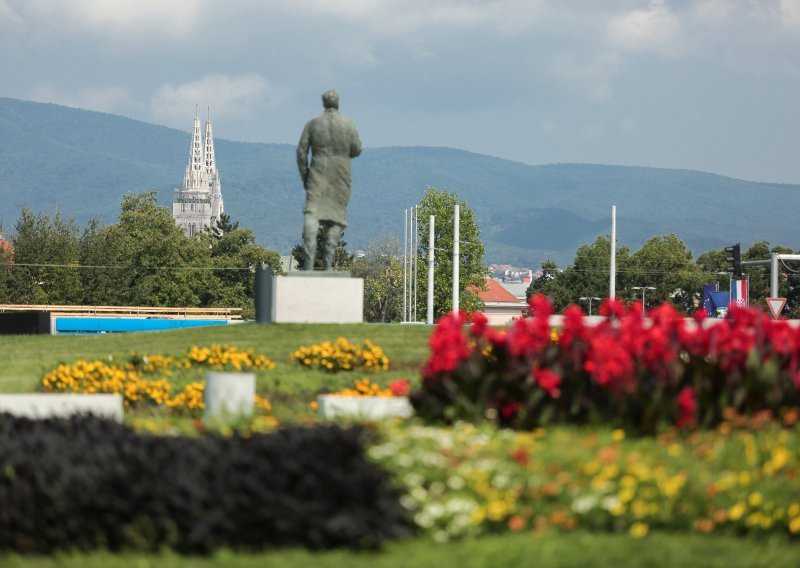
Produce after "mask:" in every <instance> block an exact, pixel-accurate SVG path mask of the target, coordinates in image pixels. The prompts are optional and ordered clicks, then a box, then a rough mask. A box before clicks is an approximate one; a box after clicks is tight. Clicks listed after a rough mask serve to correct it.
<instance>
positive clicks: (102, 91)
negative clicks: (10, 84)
mask: <svg viewBox="0 0 800 568" xmlns="http://www.w3.org/2000/svg"><path fill="white" fill-rule="evenodd" d="M30 98H31V100H34V101H39V102H43V103H56V104H60V105H64V106H70V107H76V108H83V109H89V110H97V111H101V112H119V111H120V110H121V109H122V108H124V106H125V105H126V104H127V103H128V102H129V100H130V95H129V92H128V90H127V89H125V88H123V87H117V86H110V87H98V88H90V89H81V90H80V91H77V92H74V93H69V92H66V91H65V90H64V89H61V88H57V87H55V86H54V85H52V84H50V83H40V84H38V85H36V86H35V87H34V88H33V90H32V92H31V94H30Z"/></svg>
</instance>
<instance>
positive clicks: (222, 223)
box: [210, 213, 239, 239]
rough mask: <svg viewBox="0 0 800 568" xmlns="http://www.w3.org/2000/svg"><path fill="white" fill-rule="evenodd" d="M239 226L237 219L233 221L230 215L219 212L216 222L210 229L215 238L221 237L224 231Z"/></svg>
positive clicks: (226, 231) (228, 231)
mask: <svg viewBox="0 0 800 568" xmlns="http://www.w3.org/2000/svg"><path fill="white" fill-rule="evenodd" d="M238 228H239V221H236V222H235V223H234V222H232V221H231V216H230V215H228V214H227V213H220V214H219V219H217V224H216V225H215V226H214V227H212V228H211V229H210V232H211V234H212V235H214V236H215V237H216V238H218V239H219V238H221V237H222V236H223V235H224V234H225V233H230V232H231V231H235V230H236V229H238Z"/></svg>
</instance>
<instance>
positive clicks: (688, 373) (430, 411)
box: [412, 296, 800, 433]
mask: <svg viewBox="0 0 800 568" xmlns="http://www.w3.org/2000/svg"><path fill="white" fill-rule="evenodd" d="M531 312H532V314H533V315H532V317H529V318H524V319H521V320H517V321H515V322H514V324H513V325H512V326H511V328H510V329H509V330H508V331H507V332H502V331H498V330H495V329H493V328H491V327H489V326H488V325H487V323H486V318H485V317H483V316H482V315H481V314H476V315H475V316H474V318H473V323H472V324H471V325H470V327H469V328H465V327H464V323H465V319H464V315H463V314H461V315H448V316H445V317H444V318H442V319H441V320H440V321H439V323H438V325H437V327H436V329H435V330H434V333H433V334H432V336H431V339H430V347H431V355H430V358H429V359H428V362H427V363H426V364H425V367H424V368H423V384H422V388H421V389H420V390H419V391H418V392H416V393H415V394H414V396H413V397H412V403H413V404H414V407H415V409H416V411H417V414H418V415H421V416H423V417H425V418H427V419H429V420H437V421H452V420H455V419H467V420H473V421H475V420H481V419H485V418H486V419H490V420H492V421H494V422H496V423H498V424H500V425H502V426H512V427H517V428H530V427H535V426H538V425H542V424H548V423H553V422H586V421H609V422H611V423H613V424H616V425H619V426H624V427H626V428H628V429H631V430H635V431H639V432H645V433H654V432H655V431H656V430H657V428H658V425H659V424H660V423H662V422H667V423H670V424H677V425H679V426H687V425H692V424H703V425H707V426H712V425H715V424H717V423H719V422H720V420H721V419H722V416H723V412H724V411H725V409H726V408H728V407H732V408H733V409H734V410H736V411H738V412H740V413H745V414H749V413H754V412H758V411H761V410H771V411H773V412H775V413H777V412H779V411H780V409H781V408H782V407H786V406H797V405H798V403H800V394H799V392H798V389H800V330H798V329H796V328H792V327H790V326H789V324H788V323H786V322H780V321H778V322H773V321H771V320H769V318H768V317H767V316H766V314H764V313H763V312H761V311H759V310H757V309H749V310H747V309H741V308H732V309H731V310H730V312H729V316H728V318H727V319H725V320H722V321H720V322H717V323H716V325H704V323H703V317H702V315H698V317H697V318H696V319H695V320H694V321H692V320H687V319H685V318H683V317H681V316H680V315H679V314H678V313H677V312H676V311H675V310H674V308H672V306H670V305H669V304H664V305H662V306H660V307H658V308H655V309H654V310H652V311H651V312H650V314H649V316H650V317H649V320H645V318H643V317H642V312H641V304H634V305H633V306H631V307H630V308H629V309H627V310H626V309H625V308H624V307H623V306H622V304H621V303H619V302H616V301H607V302H606V303H605V304H604V305H603V307H602V308H601V313H602V314H603V315H606V316H607V318H606V319H605V320H604V321H603V322H602V323H600V324H599V325H597V326H596V327H589V326H588V325H587V324H586V321H585V320H584V317H583V312H582V311H581V309H580V308H578V307H577V306H570V307H568V308H567V309H566V310H565V312H564V320H563V327H562V328H561V329H560V330H559V331H558V332H556V331H555V330H553V329H551V327H550V323H549V318H550V315H551V314H552V308H551V305H550V303H549V301H548V300H547V299H546V298H544V297H543V296H534V297H533V298H531Z"/></svg>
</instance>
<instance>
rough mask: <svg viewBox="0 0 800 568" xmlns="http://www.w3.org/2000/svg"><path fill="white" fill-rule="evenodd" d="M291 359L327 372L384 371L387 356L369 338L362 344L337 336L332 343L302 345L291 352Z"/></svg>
mask: <svg viewBox="0 0 800 568" xmlns="http://www.w3.org/2000/svg"><path fill="white" fill-rule="evenodd" d="M292 359H294V360H295V361H297V363H299V364H300V365H302V366H303V367H308V368H316V369H321V370H323V371H326V372H329V373H336V372H338V371H355V370H363V371H386V370H387V369H388V368H389V358H388V357H387V356H386V355H385V354H384V353H383V349H381V348H380V347H378V346H377V345H375V344H374V343H372V342H371V341H370V340H369V339H367V340H365V341H364V344H363V345H356V344H354V343H350V342H349V341H348V340H347V339H345V338H344V337H339V338H338V339H337V340H336V341H335V342H334V343H331V342H330V341H323V342H322V343H317V344H314V345H304V346H302V347H300V348H299V349H298V350H297V351H295V352H294V353H292Z"/></svg>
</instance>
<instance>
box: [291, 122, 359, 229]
mask: <svg viewBox="0 0 800 568" xmlns="http://www.w3.org/2000/svg"><path fill="white" fill-rule="evenodd" d="M309 150H311V156H312V157H311V165H310V166H309V164H308V152H309ZM359 154H361V140H360V139H359V137H358V130H356V125H355V124H354V123H353V121H352V120H350V119H349V118H347V117H344V116H342V115H340V114H339V112H338V111H337V110H336V109H326V110H325V112H324V113H323V114H322V115H321V116H318V117H316V118H312V119H311V120H309V121H308V123H307V124H306V126H305V128H304V129H303V134H302V136H300V142H299V143H298V145H297V167H298V168H299V170H300V176H301V177H302V179H303V185H304V186H305V188H306V205H305V208H304V209H303V212H304V213H311V214H314V215H316V217H317V219H319V220H320V221H332V222H335V223H339V224H340V225H342V226H345V227H346V226H347V204H348V203H349V202H350V159H351V158H355V157H356V156H358V155H359Z"/></svg>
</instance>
